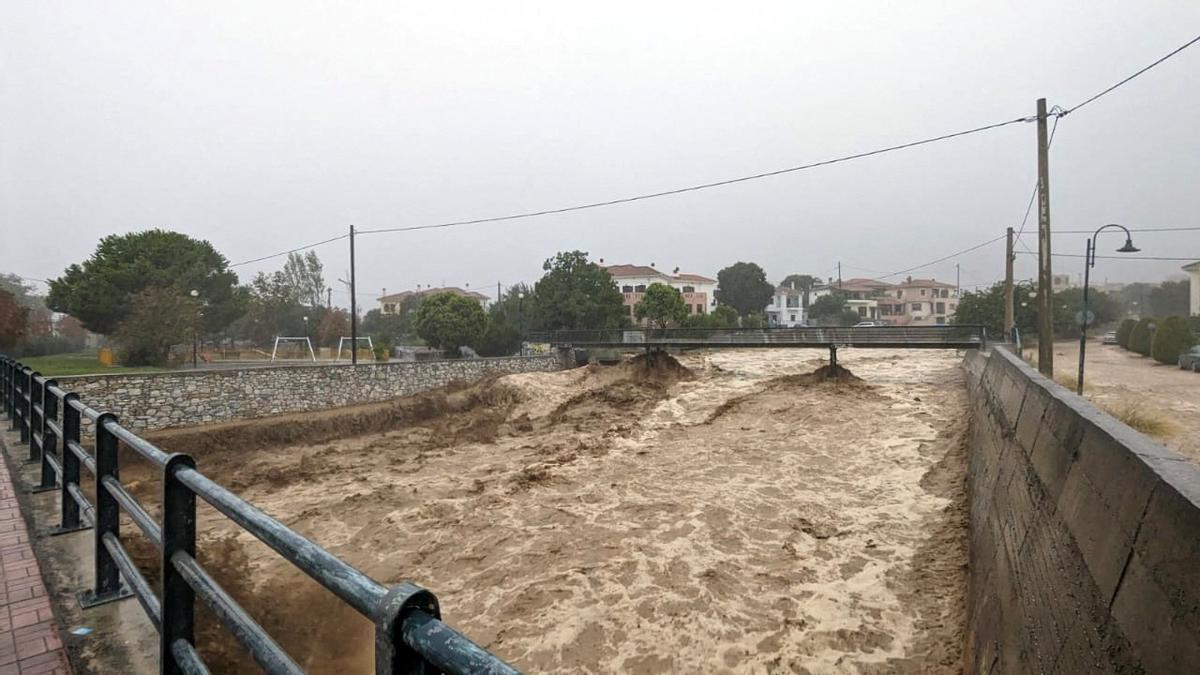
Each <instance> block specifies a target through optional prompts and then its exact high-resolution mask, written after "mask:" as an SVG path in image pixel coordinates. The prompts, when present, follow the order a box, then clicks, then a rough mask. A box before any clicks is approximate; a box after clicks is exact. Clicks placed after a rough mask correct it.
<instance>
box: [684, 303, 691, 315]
mask: <svg viewBox="0 0 1200 675" xmlns="http://www.w3.org/2000/svg"><path fill="white" fill-rule="evenodd" d="M684 306H685V307H687V313H688V314H691V313H692V306H691V305H684Z"/></svg>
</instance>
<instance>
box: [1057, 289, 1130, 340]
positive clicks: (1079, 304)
mask: <svg viewBox="0 0 1200 675" xmlns="http://www.w3.org/2000/svg"><path fill="white" fill-rule="evenodd" d="M1053 302H1054V306H1055V307H1057V308H1058V309H1057V310H1055V312H1054V334H1055V335H1056V336H1057V337H1079V322H1078V321H1077V320H1076V318H1077V317H1076V315H1078V314H1079V312H1080V311H1081V310H1082V309H1083V289H1082V288H1068V289H1065V290H1062V291H1059V292H1057V293H1055V294H1054V299H1053ZM1088 311H1089V312H1091V313H1092V315H1093V316H1094V318H1093V319H1092V322H1091V323H1090V324H1088V327H1089V328H1093V329H1094V328H1095V327H1096V326H1102V325H1104V324H1108V323H1112V322H1113V321H1116V319H1117V316H1119V315H1120V312H1121V310H1120V306H1119V304H1118V303H1117V302H1116V301H1115V300H1114V299H1113V298H1112V297H1110V296H1109V295H1108V294H1107V293H1105V292H1104V291H1098V290H1091V291H1088Z"/></svg>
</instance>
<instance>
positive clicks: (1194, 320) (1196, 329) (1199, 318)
mask: <svg viewBox="0 0 1200 675" xmlns="http://www.w3.org/2000/svg"><path fill="white" fill-rule="evenodd" d="M1187 321H1188V327H1189V328H1191V329H1192V335H1195V336H1197V337H1200V314H1193V315H1191V316H1189V317H1188V318H1187Z"/></svg>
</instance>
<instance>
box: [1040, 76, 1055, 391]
mask: <svg viewBox="0 0 1200 675" xmlns="http://www.w3.org/2000/svg"><path fill="white" fill-rule="evenodd" d="M1037 141H1038V370H1039V371H1040V372H1041V373H1042V374H1043V375H1045V376H1046V377H1049V378H1051V379H1053V378H1054V298H1053V297H1052V296H1053V292H1052V291H1053V288H1054V276H1053V273H1052V270H1051V267H1050V145H1049V140H1048V139H1047V136H1046V99H1044V98H1039V99H1038V100H1037Z"/></svg>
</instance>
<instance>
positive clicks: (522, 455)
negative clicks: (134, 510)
mask: <svg viewBox="0 0 1200 675" xmlns="http://www.w3.org/2000/svg"><path fill="white" fill-rule="evenodd" d="M874 353H875V354H878V352H874ZM918 358H919V359H924V361H927V363H925V362H924V361H923V362H922V363H921V364H917V365H918V367H917V369H916V370H914V368H913V366H914V363H913V359H912V358H909V356H908V355H905V359H904V361H900V360H899V359H897V358H893V357H886V356H885V357H882V358H880V357H872V358H866V357H864V358H862V359H857V360H852V361H848V365H849V366H850V367H852V368H854V369H855V373H856V374H857V375H858V376H860V377H861V378H862V379H861V380H860V379H858V378H856V377H854V376H853V375H850V374H849V373H848V372H844V371H843V372H840V373H837V377H836V378H834V379H833V380H826V379H825V378H822V377H817V376H815V375H814V374H813V371H814V369H816V368H817V367H818V366H820V365H821V364H820V361H819V360H817V359H814V358H813V354H812V352H790V351H788V352H783V351H780V352H769V353H764V352H720V353H714V354H708V355H705V354H690V355H686V356H684V357H682V359H681V360H682V361H683V363H682V364H680V363H678V362H676V361H675V360H674V359H670V358H666V359H663V360H659V361H654V362H647V361H646V360H645V359H638V360H635V361H631V362H626V363H623V364H621V365H619V366H612V367H598V366H592V367H589V368H583V369H577V370H574V371H567V372H559V373H536V374H522V375H513V376H507V377H500V378H491V379H488V380H484V381H481V382H477V383H474V384H471V385H453V386H450V387H446V388H444V389H441V390H437V391H431V392H426V393H423V394H419V395H415V396H410V397H405V398H402V399H398V400H396V401H394V402H389V403H385V404H373V405H367V406H359V407H354V408H345V409H340V410H331V411H324V412H321V413H319V414H315V415H312V414H307V415H289V416H283V417H280V418H269V419H260V420H254V421H250V422H244V423H231V424H222V425H215V426H211V427H204V428H196V429H178V430H171V431H166V432H161V433H158V434H154V435H153V436H152V439H153V440H154V442H156V443H157V444H159V446H160V447H163V448H164V449H167V450H170V451H178V452H188V453H191V454H193V455H194V456H195V457H196V459H197V463H198V465H199V467H200V468H201V470H202V471H204V472H205V473H206V474H207V475H209V476H211V477H212V478H213V479H215V480H217V481H218V482H220V483H222V484H223V485H226V486H228V487H230V489H232V490H234V491H235V492H237V493H238V494H240V495H241V496H243V497H244V498H246V499H248V500H249V501H251V502H253V503H254V504H256V505H257V506H259V507H260V508H263V509H264V510H265V511H267V512H268V513H271V514H272V515H274V516H276V517H278V518H279V519H280V520H282V521H283V522H285V523H287V524H288V525H289V526H290V527H292V528H294V529H296V530H297V531H299V532H301V533H302V534H305V535H306V536H309V537H310V538H312V539H314V540H315V541H317V542H319V543H321V544H322V545H324V546H326V547H327V548H329V549H330V550H331V551H333V552H334V553H335V554H337V555H338V556H340V557H342V558H343V559H345V560H347V561H348V562H350V563H352V564H354V565H355V566H357V567H359V568H360V569H363V570H364V571H365V572H367V573H368V574H370V575H371V576H373V577H374V578H376V579H378V580H380V581H381V582H383V583H395V582H399V581H404V580H411V581H414V582H416V583H420V584H422V585H425V586H427V587H429V588H430V589H432V590H434V591H435V592H436V593H437V594H438V595H439V598H440V599H441V601H442V606H443V612H444V614H445V616H446V619H447V620H448V621H450V622H451V623H452V624H454V625H455V626H457V627H459V628H460V629H462V630H464V631H465V632H466V633H467V634H468V635H470V636H472V637H473V638H474V639H476V640H477V641H479V642H480V643H481V644H483V645H485V646H486V647H487V648H489V649H491V650H493V651H495V652H496V653H498V654H500V655H501V656H502V657H504V658H505V659H507V660H509V661H510V662H512V663H514V664H515V665H517V666H518V667H520V668H523V669H526V670H529V671H563V670H572V671H583V672H618V671H620V672H662V671H664V670H689V671H705V672H719V671H724V670H729V671H755V672H759V671H768V672H774V671H779V672H805V671H806V670H807V671H812V672H821V671H830V670H833V671H841V670H857V671H860V672H896V671H901V672H931V671H933V672H957V670H958V669H959V663H958V659H959V646H960V645H961V641H962V639H961V636H962V616H961V613H962V579H963V574H962V572H963V570H962V567H963V565H964V563H965V556H964V553H963V547H962V542H963V541H964V539H963V534H964V533H963V521H962V512H963V509H962V507H963V491H962V464H963V460H962V438H963V435H964V431H965V428H964V424H965V422H964V419H965V416H964V415H963V414H962V413H963V410H962V405H963V403H962V392H961V389H960V380H959V377H960V376H959V375H958V368H957V363H956V361H955V360H954V359H953V356H952V355H950V356H948V357H947V356H943V355H918ZM826 374H827V373H826ZM122 472H123V479H124V480H125V481H126V482H128V483H130V484H131V485H132V489H133V490H134V491H135V492H136V493H137V494H138V495H139V498H142V499H144V500H146V501H147V502H150V503H154V502H156V501H157V499H158V492H159V486H158V484H157V477H156V476H154V475H153V473H152V472H150V471H148V470H145V469H144V468H140V465H139V464H138V463H136V462H133V461H130V462H125V463H123V468H122ZM125 531H126V532H132V531H133V529H132V528H128V529H126V530H125ZM131 548H133V549H134V551H135V553H136V554H137V555H138V558H139V560H141V561H142V562H143V563H144V567H145V568H146V569H147V572H148V573H149V574H151V575H153V574H156V573H155V572H154V571H153V568H154V567H155V566H156V563H155V564H151V562H152V561H155V560H156V554H155V552H153V551H151V550H150V549H149V547H148V546H145V545H141V546H139V545H137V544H136V543H132V542H131ZM199 551H200V553H199V557H200V560H201V562H202V563H203V564H204V565H205V566H206V567H207V568H208V569H210V571H211V572H212V573H213V575H214V576H215V577H216V578H217V579H218V580H219V581H220V582H221V583H222V584H223V585H224V586H225V587H226V588H227V589H228V590H229V591H230V592H231V593H232V594H233V595H234V597H236V598H237V599H238V600H239V601H240V602H241V603H243V605H244V606H245V607H246V608H247V610H248V611H249V612H250V613H251V614H252V615H253V616H254V617H255V618H256V619H257V620H258V621H259V622H260V623H261V624H262V625H263V626H264V627H265V628H267V630H268V631H269V632H270V633H271V634H272V635H273V636H275V637H276V639H277V640H278V641H279V642H280V644H281V645H282V646H283V647H284V648H285V649H287V650H288V652H289V653H291V654H292V655H293V656H294V657H295V658H296V660H297V661H298V662H299V663H300V664H301V665H302V666H304V667H305V668H307V669H309V670H310V671H312V672H369V671H370V669H371V663H372V662H371V658H372V649H371V640H372V635H371V627H370V625H369V623H368V622H366V621H365V620H364V619H362V618H361V617H358V616H357V615H356V614H355V613H354V612H353V611H352V610H350V609H349V608H347V607H345V606H344V605H342V604H341V603H339V602H337V601H336V600H335V599H334V598H332V596H331V595H330V594H328V593H327V592H326V591H324V590H323V589H321V588H320V587H319V586H317V585H316V584H315V583H314V582H312V581H311V580H309V579H307V577H305V576H304V575H302V574H301V573H300V572H298V571H296V570H295V569H294V568H291V567H290V566H289V565H287V564H286V563H285V562H284V561H282V560H281V559H280V558H279V557H278V556H276V555H275V554H274V553H273V552H271V551H269V550H268V549H266V548H265V547H264V546H262V545H261V544H260V543H258V542H256V541H254V540H253V539H252V538H250V537H249V536H247V535H246V534H244V533H240V532H239V531H238V530H237V528H236V527H234V526H232V524H231V523H229V522H228V521H226V520H225V519H223V518H222V517H220V516H219V514H215V513H214V512H212V511H211V509H207V508H203V509H202V511H201V514H200V542H199ZM152 578H153V577H152ZM198 642H199V643H200V645H201V651H202V652H203V653H204V655H205V657H206V658H207V659H208V660H209V662H210V664H211V665H212V666H213V669H214V672H257V671H256V669H255V668H254V667H253V665H252V664H250V663H249V662H248V660H247V659H246V658H245V657H244V656H242V655H241V654H240V649H238V648H237V646H236V645H234V644H232V641H231V640H230V639H229V638H228V637H227V636H226V635H225V634H224V632H223V631H221V630H220V629H219V627H217V626H216V625H215V624H214V623H213V622H212V620H211V617H207V616H203V615H202V616H201V622H200V627H199V636H198Z"/></svg>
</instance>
